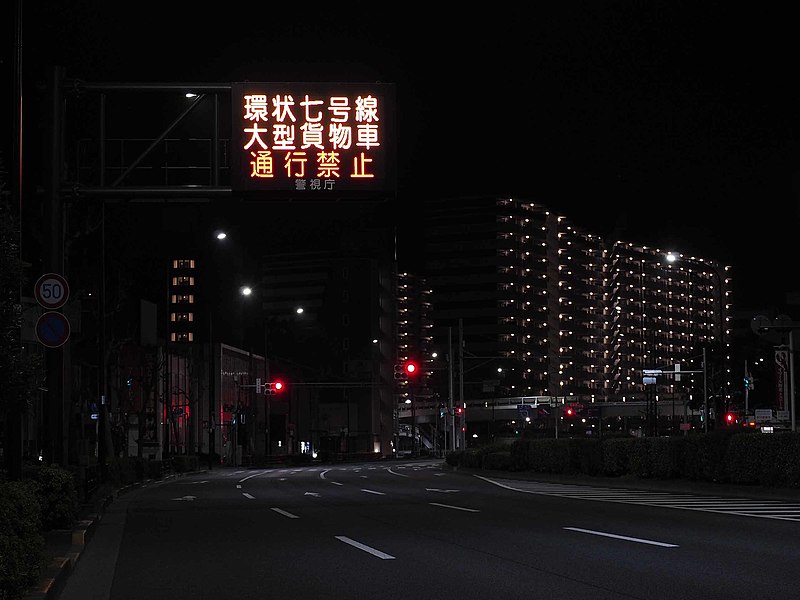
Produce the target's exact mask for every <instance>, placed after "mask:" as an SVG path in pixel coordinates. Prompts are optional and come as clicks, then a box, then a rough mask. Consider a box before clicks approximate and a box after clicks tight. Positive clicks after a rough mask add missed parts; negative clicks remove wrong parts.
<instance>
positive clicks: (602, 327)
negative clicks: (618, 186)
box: [423, 197, 731, 403]
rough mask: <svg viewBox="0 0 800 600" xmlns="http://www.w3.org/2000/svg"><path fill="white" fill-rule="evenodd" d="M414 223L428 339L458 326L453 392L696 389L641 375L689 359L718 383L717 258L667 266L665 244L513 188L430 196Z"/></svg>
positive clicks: (725, 320) (725, 315)
mask: <svg viewBox="0 0 800 600" xmlns="http://www.w3.org/2000/svg"><path fill="white" fill-rule="evenodd" d="M425 223H426V236H425V252H424V256H425V266H424V269H423V271H424V273H423V275H424V277H425V278H426V281H427V284H428V286H429V287H430V290H431V294H430V297H431V305H432V310H431V319H432V322H433V323H434V326H433V328H432V337H433V340H432V347H433V348H434V349H438V348H444V347H445V345H446V343H447V342H446V340H447V336H448V334H449V332H451V331H452V330H453V329H454V328H456V329H457V330H458V331H459V335H460V338H461V339H462V340H463V341H462V342H461V343H462V346H461V349H462V351H463V361H464V362H463V366H462V373H463V375H462V377H461V379H463V385H464V390H463V394H464V398H465V399H475V398H493V397H499V396H505V397H532V396H534V397H557V398H565V399H567V400H568V401H569V400H574V401H579V402H585V403H594V402H601V401H621V400H626V399H637V398H638V399H643V398H645V397H646V396H647V395H648V394H651V393H656V394H658V393H679V394H683V395H689V394H697V393H701V392H699V390H698V389H697V385H694V386H691V385H689V384H688V381H687V380H688V379H689V378H687V377H686V376H684V377H683V378H678V379H677V380H676V379H675V378H674V377H670V376H669V375H662V376H660V377H658V378H657V380H656V382H655V383H652V384H651V383H646V382H645V381H646V380H645V373H644V372H645V370H648V371H649V370H657V369H661V370H663V371H669V370H674V369H675V365H680V367H679V368H680V369H681V370H684V371H690V370H694V371H697V370H700V369H702V368H703V366H702V365H703V364H704V363H703V356H705V364H706V366H707V371H708V373H707V374H710V375H713V379H714V384H713V388H714V394H715V395H717V396H720V397H724V396H725V395H726V394H728V393H729V387H730V370H729V368H728V360H729V356H728V352H729V343H730V335H731V329H730V326H729V320H730V316H729V315H730V310H731V298H730V277H729V276H728V274H727V267H723V266H721V265H719V264H717V263H716V262H714V261H711V260H708V259H704V258H696V257H687V256H682V255H679V254H671V255H670V256H669V258H672V259H677V260H674V262H670V261H668V252H667V251H666V250H662V249H659V248H651V247H647V246H643V245H637V244H634V243H630V242H624V241H618V240H613V241H609V240H606V239H604V238H603V237H602V236H600V235H599V234H596V233H593V232H589V231H585V230H582V229H581V228H579V227H576V226H575V225H574V224H572V223H571V222H570V220H569V219H568V218H567V217H565V216H562V215H558V214H556V213H554V212H553V211H551V210H549V209H548V208H547V207H545V206H542V205H541V204H538V203H534V202H530V201H526V200H518V199H513V198H495V197H476V198H458V199H444V200H439V201H433V202H430V203H428V205H427V206H426V215H425ZM712 364H713V368H712ZM694 379H697V378H696V377H695V378H694Z"/></svg>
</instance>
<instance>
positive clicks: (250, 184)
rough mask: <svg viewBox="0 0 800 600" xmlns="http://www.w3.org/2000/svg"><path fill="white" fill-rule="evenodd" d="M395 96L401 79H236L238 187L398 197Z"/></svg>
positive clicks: (247, 191) (234, 163) (248, 191)
mask: <svg viewBox="0 0 800 600" xmlns="http://www.w3.org/2000/svg"><path fill="white" fill-rule="evenodd" d="M394 102H395V90H394V85H393V84H381V83H300V82H284V83H249V82H248V83H233V84H231V108H232V120H231V123H232V126H231V129H232V131H231V156H230V163H231V189H232V190H233V191H235V192H240V193H242V194H243V195H245V196H247V195H252V196H255V197H262V196H263V197H280V198H287V197H288V198H303V199H308V200H325V199H328V198H330V199H334V198H342V197H345V198H354V199H356V198H364V197H366V198H370V197H375V198H386V197H387V196H390V195H393V194H394V193H395V191H396V170H397V169H396V164H395V161H396V156H395V154H396V152H395V148H396V139H395V138H396V134H395V115H394V111H395V107H394Z"/></svg>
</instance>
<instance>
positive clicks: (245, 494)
mask: <svg viewBox="0 0 800 600" xmlns="http://www.w3.org/2000/svg"><path fill="white" fill-rule="evenodd" d="M242 496H244V497H245V498H249V499H250V500H255V499H256V497H255V496H251V495H250V494H248V493H247V492H242Z"/></svg>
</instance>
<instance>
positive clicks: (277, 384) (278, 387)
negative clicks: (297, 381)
mask: <svg viewBox="0 0 800 600" xmlns="http://www.w3.org/2000/svg"><path fill="white" fill-rule="evenodd" d="M285 387H286V386H285V384H284V383H283V382H282V381H281V380H280V379H278V380H276V381H273V382H271V383H270V384H269V389H270V391H271V392H274V393H276V394H279V393H280V392H282V391H283V390H284V388H285Z"/></svg>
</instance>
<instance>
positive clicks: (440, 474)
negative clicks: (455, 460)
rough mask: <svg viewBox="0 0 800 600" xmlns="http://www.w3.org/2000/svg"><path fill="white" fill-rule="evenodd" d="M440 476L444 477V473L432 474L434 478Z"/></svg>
mask: <svg viewBox="0 0 800 600" xmlns="http://www.w3.org/2000/svg"><path fill="white" fill-rule="evenodd" d="M442 475H444V473H434V474H433V476H434V477H441V476H442Z"/></svg>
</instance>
